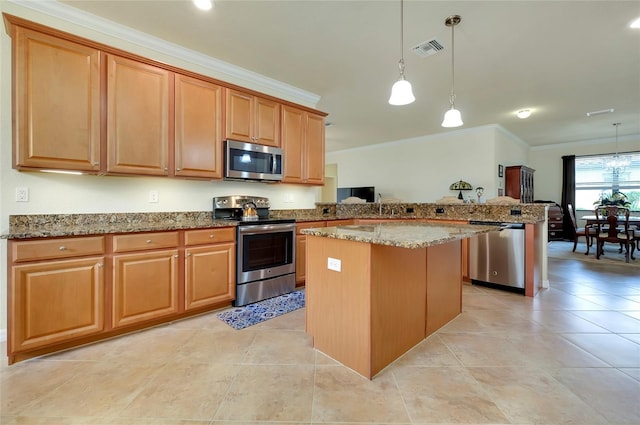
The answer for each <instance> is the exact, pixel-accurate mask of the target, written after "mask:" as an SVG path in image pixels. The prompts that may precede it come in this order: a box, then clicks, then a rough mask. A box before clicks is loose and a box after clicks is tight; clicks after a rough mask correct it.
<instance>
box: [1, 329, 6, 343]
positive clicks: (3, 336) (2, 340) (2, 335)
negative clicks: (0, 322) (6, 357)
mask: <svg viewBox="0 0 640 425" xmlns="http://www.w3.org/2000/svg"><path fill="white" fill-rule="evenodd" d="M6 340H7V330H6V329H0V342H5V341H6Z"/></svg>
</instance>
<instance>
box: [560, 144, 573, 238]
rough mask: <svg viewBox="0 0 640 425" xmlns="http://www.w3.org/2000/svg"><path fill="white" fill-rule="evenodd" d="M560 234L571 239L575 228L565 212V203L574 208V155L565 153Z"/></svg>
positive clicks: (563, 158)
mask: <svg viewBox="0 0 640 425" xmlns="http://www.w3.org/2000/svg"><path fill="white" fill-rule="evenodd" d="M561 202H562V203H561V205H560V206H561V207H562V211H564V216H563V218H562V234H563V235H564V238H565V239H569V240H573V234H574V232H575V229H574V227H573V223H571V217H569V214H568V213H567V211H568V210H567V205H568V204H571V205H572V206H573V210H574V211H575V210H576V156H575V155H567V156H563V157H562V201H561Z"/></svg>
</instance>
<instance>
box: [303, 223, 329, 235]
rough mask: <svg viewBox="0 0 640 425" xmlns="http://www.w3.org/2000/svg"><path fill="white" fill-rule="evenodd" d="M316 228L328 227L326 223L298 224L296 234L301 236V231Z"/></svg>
mask: <svg viewBox="0 0 640 425" xmlns="http://www.w3.org/2000/svg"><path fill="white" fill-rule="evenodd" d="M316 227H327V222H326V221H308V222H306V223H297V224H296V233H297V234H301V233H300V231H301V230H303V229H313V228H316Z"/></svg>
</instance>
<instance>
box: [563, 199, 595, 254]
mask: <svg viewBox="0 0 640 425" xmlns="http://www.w3.org/2000/svg"><path fill="white" fill-rule="evenodd" d="M567 211H569V217H570V218H571V224H572V225H573V251H572V252H576V246H577V245H578V238H580V237H581V236H584V238H585V240H586V241H587V252H585V253H584V255H589V248H590V247H591V245H593V238H594V237H595V236H596V234H597V232H596V228H594V227H591V225H588V226H585V227H578V222H577V221H576V214H575V213H574V211H573V205H571V204H567Z"/></svg>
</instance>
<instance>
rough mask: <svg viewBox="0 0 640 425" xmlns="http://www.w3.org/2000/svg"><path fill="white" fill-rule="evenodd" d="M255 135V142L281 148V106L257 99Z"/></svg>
mask: <svg viewBox="0 0 640 425" xmlns="http://www.w3.org/2000/svg"><path fill="white" fill-rule="evenodd" d="M255 120H256V121H255V134H254V136H255V137H254V139H253V141H254V142H255V143H259V144H261V145H268V146H275V147H279V146H280V104H279V103H277V102H274V101H272V100H267V99H263V98H261V97H256V98H255Z"/></svg>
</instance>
